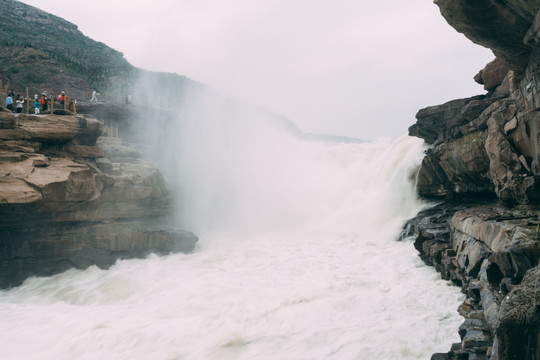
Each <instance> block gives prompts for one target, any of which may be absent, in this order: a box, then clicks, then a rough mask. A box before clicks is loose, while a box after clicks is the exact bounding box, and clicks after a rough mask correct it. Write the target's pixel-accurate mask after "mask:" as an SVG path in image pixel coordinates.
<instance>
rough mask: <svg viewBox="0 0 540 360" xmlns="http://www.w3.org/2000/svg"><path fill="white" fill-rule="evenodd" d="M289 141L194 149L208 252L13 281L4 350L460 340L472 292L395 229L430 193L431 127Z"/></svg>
mask: <svg viewBox="0 0 540 360" xmlns="http://www.w3.org/2000/svg"><path fill="white" fill-rule="evenodd" d="M280 144H281V145H280V146H279V148H276V147H274V148H273V149H272V151H270V152H268V151H264V152H263V151H258V150H254V153H253V152H242V151H238V152H236V151H235V149H234V148H229V150H228V151H226V152H223V151H221V150H216V152H215V154H212V150H211V149H209V148H205V149H203V150H201V153H202V152H203V151H204V154H205V155H204V156H203V155H201V154H198V155H197V154H189V153H188V154H185V156H186V157H187V158H191V159H193V157H194V156H198V158H197V159H198V161H196V162H192V163H191V164H189V163H184V164H183V165H182V172H183V173H184V174H191V176H193V177H194V179H192V180H193V181H192V182H191V183H190V182H189V181H187V183H188V184H192V186H187V185H185V184H184V185H183V186H184V190H183V191H180V192H179V193H180V194H179V196H181V198H182V199H183V200H182V201H183V203H184V205H185V207H184V208H183V209H181V211H182V212H183V215H179V219H180V218H181V221H182V224H189V228H190V229H194V230H195V232H196V233H197V234H198V235H199V237H200V241H199V245H198V247H197V249H196V250H195V252H193V253H191V254H171V255H168V256H163V257H158V256H154V255H151V256H150V257H148V258H146V259H143V260H123V261H118V262H117V263H116V264H115V265H114V266H113V267H112V268H110V269H109V270H101V269H98V268H97V267H90V268H88V269H86V270H70V271H67V272H65V273H62V274H59V275H56V276H53V277H48V278H31V279H28V280H27V281H26V282H25V283H24V284H23V285H21V286H19V287H17V288H14V289H10V290H5V291H0V344H1V347H0V348H1V350H0V354H1V355H0V358H2V359H26V360H30V359H55V360H58V359H66V360H67V359H70V360H71V359H115V360H116V359H130V360H135V359H164V360H165V359H168V360H172V359H190V360H205V359H210V360H213V359H216V360H218V359H223V360H226V359H230V360H233V359H234V360H241V359H246V360H247V359H268V360H286V359H290V360H304V359H305V360H308V359H321V360H322V359H335V360H347V359H351V360H352V359H363V360H371V359H387V360H392V359H429V358H430V356H431V354H432V353H433V352H446V351H448V349H449V347H450V345H451V344H452V343H453V342H456V341H459V336H458V334H457V328H458V327H459V325H460V323H461V322H462V319H461V317H460V316H459V315H458V314H457V312H456V309H457V306H458V305H459V303H460V302H461V301H462V300H463V296H462V295H461V294H460V291H459V289H458V288H456V287H453V286H451V285H450V284H449V283H447V282H445V281H443V280H441V279H440V277H439V275H438V274H437V273H436V272H435V271H434V270H433V269H432V268H430V267H427V266H426V265H424V264H423V263H422V262H421V260H420V259H419V257H418V255H417V252H416V250H415V249H414V247H413V244H412V242H411V241H410V240H409V241H402V242H399V241H396V239H397V237H398V234H399V232H400V230H401V227H402V226H403V224H404V222H405V221H406V220H407V219H408V218H410V217H413V216H414V215H415V214H416V213H417V212H418V211H419V210H421V209H422V208H424V207H425V206H426V204H425V203H422V202H421V201H419V200H418V199H417V198H416V196H415V192H414V184H413V182H414V171H415V169H416V168H417V167H418V165H419V162H420V161H421V158H422V152H423V145H422V143H421V141H420V140H418V139H414V138H409V137H402V138H399V139H397V140H394V141H377V142H366V143H324V142H315V141H301V140H295V139H292V138H287V139H282V141H281V142H280ZM260 145H261V144H258V145H257V146H254V147H253V148H255V147H259V146H260ZM263 145H264V144H263ZM232 146H233V145H232ZM262 148H264V146H262ZM216 156H222V157H224V159H222V160H223V161H217V163H216V162H215V161H214V165H212V166H210V165H208V164H207V160H208V159H205V158H204V157H207V158H208V157H213V158H215V157H216ZM225 157H226V159H225ZM235 159H240V160H238V161H237V160H235ZM214 160H215V159H214ZM179 161H182V160H181V159H179ZM223 163H226V164H227V166H222V165H219V164H223ZM216 164H217V165H216ZM211 172H216V173H218V175H216V174H211ZM180 177H181V176H180ZM188 180H189V179H188ZM218 183H219V186H218V187H219V189H216V186H217V185H216V184H218ZM179 221H180V220H179Z"/></svg>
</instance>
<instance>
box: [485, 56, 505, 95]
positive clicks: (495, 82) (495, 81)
mask: <svg viewBox="0 0 540 360" xmlns="http://www.w3.org/2000/svg"><path fill="white" fill-rule="evenodd" d="M509 71H510V69H509V68H508V66H507V65H506V64H505V63H504V62H502V61H501V60H500V59H495V60H493V61H492V62H490V63H489V64H487V65H486V67H485V68H484V69H483V70H482V71H481V76H482V83H483V84H484V89H485V90H494V89H495V88H496V87H497V86H499V85H501V83H502V82H503V80H504V78H505V77H506V75H507V74H508V72H509Z"/></svg>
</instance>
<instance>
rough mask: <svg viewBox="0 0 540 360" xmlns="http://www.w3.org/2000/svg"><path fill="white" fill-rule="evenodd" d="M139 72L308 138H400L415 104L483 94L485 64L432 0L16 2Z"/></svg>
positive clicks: (482, 53) (485, 55)
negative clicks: (237, 104) (195, 85)
mask: <svg viewBox="0 0 540 360" xmlns="http://www.w3.org/2000/svg"><path fill="white" fill-rule="evenodd" d="M23 2H24V3H27V4H29V5H33V6H36V7H38V8H40V9H42V10H45V11H47V12H50V13H52V14H54V15H57V16H60V17H62V18H64V19H66V20H68V21H70V22H72V23H74V24H76V25H78V26H79V29H80V30H81V31H82V32H83V33H84V34H85V35H87V36H89V37H91V38H93V39H94V40H97V41H101V42H103V43H105V44H107V45H108V46H110V47H112V48H115V49H116V50H119V51H121V52H122V53H124V56H125V57H126V58H127V60H128V61H129V62H130V63H131V64H133V65H135V66H137V67H141V68H144V69H148V70H157V71H167V72H176V73H178V74H181V75H184V76H187V77H189V78H191V79H193V80H196V81H199V82H202V83H205V84H206V85H208V86H210V87H212V88H214V89H216V90H217V91H219V92H220V93H221V94H223V95H225V96H227V97H233V98H237V99H240V100H243V101H246V102H249V103H252V104H254V105H258V106H261V107H264V108H267V109H270V110H272V111H273V112H275V113H278V114H281V115H285V116H286V117H288V118H290V119H291V120H292V121H294V122H295V123H296V124H297V125H298V126H299V127H300V128H301V129H302V130H304V131H306V132H318V133H329V134H337V135H345V136H354V137H359V138H363V139H374V138H377V137H396V136H399V135H402V134H404V133H406V131H407V128H408V127H409V126H410V125H412V124H413V123H414V122H415V118H414V115H415V114H416V112H417V111H418V110H419V109H420V108H423V107H426V106H430V105H437V104H441V103H444V102H446V101H449V100H453V99H456V98H463V97H468V96H472V95H478V94H483V93H485V91H484V90H483V88H482V86H481V85H478V84H476V83H475V82H474V80H473V77H474V75H475V74H476V73H477V72H478V71H479V70H480V69H482V68H483V67H484V65H485V64H487V63H488V62H489V61H491V60H493V58H494V56H493V54H492V52H491V51H490V50H488V49H485V48H483V47H480V46H478V45H475V44H473V43H471V42H470V41H469V40H468V39H466V38H465V37H464V36H463V35H461V34H458V33H457V32H456V31H455V30H454V29H453V28H451V27H450V26H449V25H448V24H447V23H446V21H445V20H444V18H443V17H442V16H441V15H440V13H439V9H438V7H437V6H436V5H434V4H433V3H432V1H431V0H407V1H404V0H387V1H380V2H376V1H367V0H153V1H138V0H137V1H135V0H114V1H113V0H93V1H81V0H69V1H66V0H47V1H44V0H24V1H23Z"/></svg>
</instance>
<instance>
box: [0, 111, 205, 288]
mask: <svg viewBox="0 0 540 360" xmlns="http://www.w3.org/2000/svg"><path fill="white" fill-rule="evenodd" d="M60 113H62V114H56V115H54V114H53V115H51V114H47V115H39V116H36V115H26V114H13V113H12V112H10V111H6V110H2V111H0V264H1V266H2V272H0V286H1V287H6V286H13V285H17V284H19V283H20V282H21V281H23V280H24V279H25V278H26V277H28V276H32V275H51V274H55V273H58V272H61V271H63V270H66V269H68V268H72V267H76V268H86V267H88V266H90V265H98V266H100V267H102V268H107V267H109V266H111V265H112V264H114V262H115V261H116V260H117V259H119V258H129V257H143V256H145V255H147V254H149V253H151V252H152V253H158V254H167V253H170V252H176V251H183V252H189V251H191V250H192V249H193V248H194V246H195V244H196V242H197V237H196V236H195V235H193V234H192V233H190V232H188V231H184V230H179V229H174V228H171V226H170V224H172V223H171V222H170V220H171V219H170V216H171V214H172V212H173V209H172V202H171V199H170V197H169V193H168V190H167V187H166V184H165V181H164V179H163V176H162V175H161V173H160V172H159V171H158V170H157V169H156V168H155V167H154V166H153V165H152V164H149V163H146V162H144V161H142V160H141V157H140V154H139V152H138V150H137V149H134V148H131V147H128V146H125V145H123V144H122V140H121V139H119V138H115V137H101V134H102V122H101V121H99V120H97V119H95V118H92V117H88V116H86V117H85V116H80V115H78V116H76V115H73V114H71V113H67V112H66V113H64V112H60Z"/></svg>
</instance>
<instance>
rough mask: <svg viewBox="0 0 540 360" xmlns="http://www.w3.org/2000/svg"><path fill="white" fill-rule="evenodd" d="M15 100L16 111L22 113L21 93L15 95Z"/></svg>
mask: <svg viewBox="0 0 540 360" xmlns="http://www.w3.org/2000/svg"><path fill="white" fill-rule="evenodd" d="M15 102H16V103H17V113H18V114H20V113H22V109H23V104H24V99H21V95H17V100H15Z"/></svg>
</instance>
